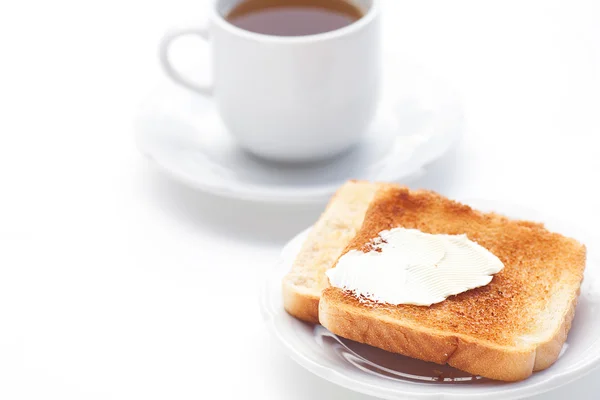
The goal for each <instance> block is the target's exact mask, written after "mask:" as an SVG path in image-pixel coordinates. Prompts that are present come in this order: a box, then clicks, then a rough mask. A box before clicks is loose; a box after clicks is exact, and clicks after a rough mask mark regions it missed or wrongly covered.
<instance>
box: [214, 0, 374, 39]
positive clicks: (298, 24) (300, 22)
mask: <svg viewBox="0 0 600 400" xmlns="http://www.w3.org/2000/svg"><path fill="white" fill-rule="evenodd" d="M362 16H363V14H362V12H361V10H360V9H358V7H357V6H355V5H354V4H352V3H350V2H349V1H344V0H246V1H243V2H241V3H240V4H238V5H237V6H236V7H234V8H233V10H231V12H230V13H229V14H228V15H227V17H226V19H227V20H228V21H229V22H230V23H232V24H233V25H235V26H237V27H239V28H242V29H245V30H247V31H251V32H256V33H262V34H265V35H274V36H304V35H315V34H317V33H324V32H329V31H333V30H336V29H339V28H343V27H344V26H346V25H350V24H351V23H353V22H355V21H356V20H358V19H360V18H361V17H362Z"/></svg>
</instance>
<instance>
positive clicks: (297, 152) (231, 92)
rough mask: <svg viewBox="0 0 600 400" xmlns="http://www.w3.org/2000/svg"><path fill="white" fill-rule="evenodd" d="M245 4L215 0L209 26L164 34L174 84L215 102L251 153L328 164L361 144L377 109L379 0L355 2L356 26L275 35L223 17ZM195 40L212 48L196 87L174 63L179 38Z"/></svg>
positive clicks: (163, 54)
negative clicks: (206, 82) (203, 82)
mask: <svg viewBox="0 0 600 400" xmlns="http://www.w3.org/2000/svg"><path fill="white" fill-rule="evenodd" d="M241 1H243V0H214V1H213V2H212V4H211V6H210V13H209V19H208V24H207V28H197V29H178V30H174V31H172V32H169V33H167V34H166V35H165V37H164V38H163V40H162V43H161V45H160V60H161V63H162V66H163V67H164V70H165V71H166V73H167V74H168V75H169V76H170V77H171V78H172V79H173V80H174V81H175V82H177V83H179V84H182V85H184V86H185V87H187V88H189V89H191V90H194V91H195V92H197V93H200V94H201V95H204V96H212V97H214V100H215V103H216V106H217V109H218V111H219V113H220V115H221V118H222V120H223V121H224V123H225V125H226V127H227V128H228V130H229V131H230V133H231V134H232V135H233V136H234V137H235V139H236V140H237V142H238V143H239V144H240V145H241V146H242V147H243V148H245V149H247V150H248V151H250V152H252V153H254V154H256V155H258V156H260V157H263V158H267V159H271V160H277V161H291V162H298V161H300V162H304V161H314V160H318V159H325V158H328V157H331V156H333V155H336V154H338V153H341V152H343V151H344V150H347V149H348V148H350V147H351V146H352V145H353V144H356V143H357V142H358V140H359V139H360V138H361V136H362V135H363V134H364V133H365V132H366V130H367V128H368V126H369V124H370V122H371V120H372V119H373V116H374V114H375V111H376V107H377V104H378V100H379V86H380V77H381V73H380V63H381V60H380V35H379V7H378V0H350V1H353V2H354V3H355V4H356V5H357V6H358V7H359V8H360V9H361V10H362V11H363V14H364V15H363V17H362V18H361V19H359V20H357V21H355V22H354V23H352V24H350V25H347V26H345V27H342V28H340V29H337V30H333V31H330V32H326V33H320V34H315V35H306V36H272V35H264V34H258V33H254V32H250V31H247V30H244V29H241V28H238V27H236V26H235V25H232V24H231V23H229V22H228V21H227V20H226V19H225V17H226V16H227V14H228V13H229V11H230V10H231V9H232V8H233V7H234V6H236V5H237V4H238V3H240V2H241ZM183 35H197V36H200V37H201V38H203V39H204V40H207V41H208V42H209V44H210V55H209V57H210V58H211V60H210V61H211V63H212V70H213V82H212V84H211V85H210V86H199V85H198V84H195V83H193V82H191V81H190V80H188V79H187V78H186V77H185V76H183V75H182V74H181V73H180V72H178V71H177V69H175V68H174V67H173V66H172V64H171V62H170V61H169V56H168V50H169V47H170V45H171V43H172V42H173V40H174V39H176V38H178V37H180V36H183Z"/></svg>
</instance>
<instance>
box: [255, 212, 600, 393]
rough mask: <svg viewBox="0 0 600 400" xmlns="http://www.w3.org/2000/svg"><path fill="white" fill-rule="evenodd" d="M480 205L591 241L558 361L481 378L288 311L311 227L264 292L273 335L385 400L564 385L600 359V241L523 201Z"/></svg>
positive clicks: (334, 377) (323, 369)
mask: <svg viewBox="0 0 600 400" xmlns="http://www.w3.org/2000/svg"><path fill="white" fill-rule="evenodd" d="M466 203H468V204H470V205H472V206H473V207H475V208H478V209H480V210H488V211H489V210H493V211H497V212H500V213H503V214H505V215H508V216H511V217H515V218H523V219H530V220H537V221H541V222H545V223H546V226H547V227H548V228H549V229H551V230H555V231H558V232H561V233H563V234H565V235H568V236H572V237H575V238H577V239H579V240H580V241H582V242H583V243H585V244H587V246H588V263H587V267H586V271H585V278H584V283H583V285H582V289H581V295H580V298H579V304H578V306H577V311H576V314H575V319H574V321H573V326H572V328H571V331H570V333H569V336H568V338H567V342H566V343H565V345H564V347H563V351H562V352H561V355H560V357H559V359H558V360H557V361H556V363H555V364H554V365H553V366H551V367H550V368H548V369H546V370H544V371H540V372H536V373H534V374H533V375H532V376H531V377H530V378H528V379H526V380H524V381H521V382H515V383H505V382H497V381H492V380H489V379H485V378H481V377H473V376H471V375H470V374H468V373H465V372H462V371H459V370H457V369H454V368H451V367H448V366H440V365H438V364H434V363H427V362H424V361H419V360H414V359H411V358H408V357H404V356H401V355H396V354H392V353H388V352H386V351H383V350H379V349H376V348H374V347H370V346H367V345H363V344H359V343H355V342H352V341H350V340H346V339H342V338H339V337H337V336H336V335H333V334H332V333H330V332H329V331H327V330H326V329H325V328H323V327H321V326H313V325H311V324H307V323H304V322H301V321H299V320H296V319H295V318H293V317H291V316H290V315H288V314H287V313H286V312H285V311H284V309H283V304H282V300H281V279H282V277H283V276H284V275H285V273H286V272H287V271H288V270H289V269H290V267H291V264H292V261H293V260H294V258H295V256H296V254H297V253H298V251H299V250H300V246H301V245H302V242H303V241H304V239H305V237H306V235H307V233H308V230H307V231H305V232H302V233H301V234H299V235H298V236H296V237H295V238H294V239H292V240H291V241H290V242H289V243H288V244H287V245H286V246H285V248H284V250H283V251H282V254H281V260H280V262H279V263H278V264H277V267H276V268H275V270H273V271H272V273H271V274H270V276H269V277H268V279H267V282H266V285H265V286H264V288H263V291H262V293H261V307H262V311H263V314H264V316H265V319H266V321H267V324H268V326H269V328H270V330H271V331H272V333H273V334H274V335H275V337H277V339H279V340H280V341H281V343H282V344H283V346H284V348H285V349H286V351H287V352H288V353H289V355H290V356H291V357H292V358H293V359H294V360H295V361H297V362H298V363H299V364H300V365H302V366H303V367H305V368H306V369H308V370H309V371H311V372H313V373H315V374H317V375H318V376H320V377H322V378H324V379H327V380H329V381H331V382H334V383H336V384H338V385H340V386H343V387H346V388H348V389H351V390H354V391H357V392H361V393H365V394H368V395H371V396H377V397H380V398H385V399H407V398H413V399H472V398H485V399H489V400H492V399H502V400H505V399H514V398H522V397H527V396H533V395H536V394H539V393H543V392H545V391H548V390H551V389H553V388H556V387H559V386H562V385H564V384H566V383H568V382H570V381H572V380H574V379H576V378H579V377H581V376H583V375H584V374H586V373H588V372H590V371H591V370H592V369H593V368H594V367H595V366H597V365H598V364H599V362H600V323H599V322H598V321H600V279H599V276H600V263H599V261H598V260H599V259H598V255H599V254H598V250H599V249H598V248H596V247H594V246H597V243H596V242H594V241H593V240H592V239H590V238H589V237H588V236H586V235H585V234H584V233H583V232H581V231H579V230H577V229H575V228H573V227H572V226H570V225H568V224H564V223H561V222H560V221H554V220H552V219H550V218H545V217H544V216H540V215H536V213H535V212H533V211H530V210H523V209H521V208H518V207H515V206H508V205H498V204H494V203H491V202H487V201H486V202H484V201H468V202H466Z"/></svg>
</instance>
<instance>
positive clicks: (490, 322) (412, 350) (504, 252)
mask: <svg viewBox="0 0 600 400" xmlns="http://www.w3.org/2000/svg"><path fill="white" fill-rule="evenodd" d="M399 226H402V227H406V228H415V229H419V230H421V231H424V232H428V233H446V234H459V233H465V234H467V236H468V237H469V239H471V240H474V241H476V242H478V243H479V244H480V245H482V246H484V247H486V248H487V249H488V250H490V251H492V252H493V253H494V254H495V255H496V256H498V257H499V258H500V259H501V260H502V262H503V263H504V265H505V268H504V270H503V271H502V272H500V273H499V274H497V275H496V276H495V277H494V279H493V280H492V282H491V283H490V284H488V285H487V286H484V287H481V288H477V289H473V290H470V291H467V292H465V293H461V294H459V295H457V296H452V297H450V298H448V299H447V300H445V301H443V302H441V303H438V304H435V305H433V306H430V307H420V306H411V305H399V306H391V305H384V304H374V303H373V304H368V303H364V302H360V301H359V300H358V299H356V298H355V297H354V296H352V295H350V294H348V293H345V292H344V291H342V290H340V289H337V288H328V289H326V290H324V292H323V293H322V296H321V302H320V308H319V317H320V322H321V324H323V326H325V327H326V328H328V329H329V330H330V331H332V332H333V333H336V334H338V335H340V336H343V337H346V338H348V339H352V340H356V341H359V342H362V343H366V344H369V345H372V346H376V347H379V348H382V349H384V350H388V351H392V352H396V353H400V354H404V355H407V356H410V357H414V358H418V359H422V360H426V361H433V362H437V363H448V364H450V365H451V366H454V367H456V368H459V369H462V370H464V371H467V372H470V373H473V374H478V375H482V376H485V377H488V378H492V379H500V380H506V381H514V380H520V379H525V378H527V377H528V376H529V375H531V373H532V372H533V371H534V370H541V369H544V368H547V367H548V366H550V365H551V364H552V363H553V362H554V361H556V359H557V357H558V355H559V353H560V349H561V348H562V345H563V343H564V342H565V340H566V337H567V333H568V331H569V329H570V326H571V321H572V319H573V315H574V312H575V305H576V303H577V297H578V293H579V287H580V285H581V281H582V279H583V270H584V268H585V254H586V252H585V247H584V246H583V245H581V244H580V243H578V242H577V241H575V240H573V239H569V238H566V237H563V236H561V235H558V234H556V233H551V232H549V231H548V230H546V229H545V228H544V227H543V226H542V225H541V224H536V223H532V222H527V221H514V220H510V219H508V218H506V217H503V216H500V215H497V214H493V213H490V214H484V213H480V212H478V211H475V210H472V209H471V208H470V207H468V206H465V205H462V204H459V203H456V202H453V201H450V200H448V199H446V198H444V197H442V196H440V195H438V194H436V193H433V192H428V191H410V190H408V189H406V188H383V189H381V190H380V191H378V193H377V194H376V196H375V198H374V200H373V201H372V202H371V206H370V207H369V210H368V211H367V215H366V217H365V220H364V223H363V225H362V228H361V229H360V231H359V232H358V233H357V235H356V237H355V238H354V239H353V240H352V241H351V242H350V243H349V245H348V246H347V248H346V249H345V251H344V253H345V252H347V251H350V250H361V249H363V248H364V247H365V246H366V245H367V244H368V243H369V242H370V240H371V239H373V238H374V237H376V236H377V235H378V233H379V232H381V231H383V230H385V229H390V228H393V227H399Z"/></svg>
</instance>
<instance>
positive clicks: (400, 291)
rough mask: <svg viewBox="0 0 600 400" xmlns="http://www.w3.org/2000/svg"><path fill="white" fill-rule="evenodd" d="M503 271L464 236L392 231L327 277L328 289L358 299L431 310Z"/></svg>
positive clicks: (347, 256)
mask: <svg viewBox="0 0 600 400" xmlns="http://www.w3.org/2000/svg"><path fill="white" fill-rule="evenodd" d="M503 268H504V264H502V261H500V259H498V257H496V256H495V255H494V254H492V253H491V252H490V251H489V250H487V249H486V248H484V247H483V246H480V245H479V244H477V243H475V242H473V241H471V240H469V239H468V238H467V235H445V234H436V235H432V234H429V233H424V232H421V231H419V230H417V229H405V228H394V229H391V230H385V231H383V232H380V233H379V235H378V236H377V237H376V238H374V239H373V240H371V241H370V242H369V243H368V244H367V245H366V246H365V247H364V248H363V249H361V250H351V251H349V252H347V253H346V254H344V255H343V256H342V257H340V259H339V260H338V262H337V264H336V265H335V268H331V269H329V270H328V271H327V272H326V274H327V277H328V278H329V282H330V284H331V285H332V286H334V287H337V288H340V289H343V290H347V291H350V292H352V293H353V294H354V295H355V296H357V297H358V298H359V299H363V300H368V301H374V302H378V303H387V304H392V305H398V304H412V305H418V306H430V305H432V304H435V303H440V302H442V301H444V300H445V299H446V298H448V297H449V296H453V295H456V294H459V293H462V292H466V291H467V290H470V289H474V288H477V287H480V286H485V285H487V284H488V283H490V282H491V280H492V278H493V274H496V273H498V272H500V271H501V270H502V269H503Z"/></svg>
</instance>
